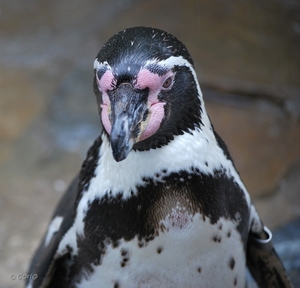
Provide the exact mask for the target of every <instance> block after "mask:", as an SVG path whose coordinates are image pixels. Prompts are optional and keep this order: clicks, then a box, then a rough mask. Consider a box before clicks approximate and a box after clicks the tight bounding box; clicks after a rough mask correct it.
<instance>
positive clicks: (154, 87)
mask: <svg viewBox="0 0 300 288" xmlns="http://www.w3.org/2000/svg"><path fill="white" fill-rule="evenodd" d="M169 77H174V73H173V72H172V71H169V72H167V73H166V74H164V75H162V76H159V75H158V74H155V73H152V72H150V71H149V70H147V69H142V70H141V71H140V72H139V73H138V75H137V82H136V87H137V88H138V89H145V88H149V96H148V106H149V112H150V119H149V121H148V123H147V126H146V128H145V129H144V131H142V134H141V136H140V138H139V140H140V141H142V140H144V139H146V138H148V137H150V136H152V135H153V134H155V133H156V131H157V130H158V129H159V127H160V124H161V122H162V120H163V118H164V115H165V110H164V106H165V105H166V103H163V102H160V101H159V100H158V94H159V92H160V91H161V90H162V87H163V84H164V82H165V81H166V79H168V78H169Z"/></svg>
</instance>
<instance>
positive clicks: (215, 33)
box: [0, 0, 300, 288]
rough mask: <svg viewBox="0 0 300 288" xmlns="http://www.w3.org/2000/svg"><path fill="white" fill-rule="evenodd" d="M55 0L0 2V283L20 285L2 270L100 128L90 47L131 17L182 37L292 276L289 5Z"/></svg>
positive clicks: (298, 66)
mask: <svg viewBox="0 0 300 288" xmlns="http://www.w3.org/2000/svg"><path fill="white" fill-rule="evenodd" d="M56 2H57V1H50V0H45V1H34V0H33V1H26V2H22V1H17V0H11V1H3V0H0V3H1V5H0V7H1V8H0V39H1V41H0V55H1V57H0V76H1V77H0V93H1V96H0V243H1V246H0V267H1V270H0V279H1V285H0V286H1V287H7V288H11V287H22V285H23V281H21V280H18V279H16V280H13V278H11V275H12V274H14V275H15V276H18V275H21V276H18V277H21V278H22V277H26V274H24V273H26V271H27V268H28V263H29V260H30V257H31V255H32V253H33V251H34V249H35V248H36V246H37V245H38V243H39V241H40V239H41V236H42V234H43V233H44V231H45V229H46V226H47V223H48V221H49V219H50V216H51V213H52V211H53V209H54V206H55V204H56V203H57V201H58V200H59V198H60V197H61V195H62V193H63V191H64V190H65V188H66V187H67V185H68V183H69V182H70V181H71V179H72V178H73V177H74V175H75V174H76V173H77V172H78V171H79V169H80V166H81V163H82V161H83V159H84V156H85V153H86V150H87V148H88V147H89V145H90V144H91V143H92V141H93V140H94V139H95V138H96V136H97V135H98V134H99V131H100V130H99V129H100V126H99V120H98V114H97V107H96V104H95V99H94V96H93V91H92V85H91V84H92V73H93V71H92V63H93V60H94V57H95V55H96V54H97V53H98V50H99V49H100V47H101V46H102V44H104V43H105V41H106V40H107V39H108V38H109V37H110V36H112V35H113V34H114V33H116V32H117V31H119V30H122V29H124V28H126V27H130V26H140V25H145V26H154V27H158V28H161V29H164V30H167V31H169V32H171V33H173V34H175V35H176V36H177V37H178V38H179V39H181V40H182V41H183V42H184V43H185V44H186V46H187V47H188V49H189V51H190V53H191V54H192V56H193V59H194V60H195V66H196V70H197V71H198V76H199V80H200V82H201V86H202V89H203V93H204V98H205V100H206V105H207V109H208V111H209V114H210V117H211V119H212V121H213V123H214V126H215V128H216V130H217V131H218V133H219V134H220V135H221V136H222V137H223V138H224V140H225V142H226V143H227V145H228V147H229V149H230V151H231V154H232V156H233V158H234V160H235V163H236V166H237V167H238V170H239V171H240V174H241V176H242V178H243V179H244V181H245V184H246V186H247V187H248V189H249V191H250V193H251V195H252V197H253V200H254V203H255V205H256V207H257V210H258V211H259V212H260V214H261V216H262V218H263V220H264V222H265V223H266V224H267V225H268V226H269V227H270V228H272V229H276V228H279V227H282V228H280V229H279V230H276V232H275V234H274V240H275V243H276V245H277V249H278V252H279V254H280V255H281V256H282V259H283V260H284V263H285V265H286V267H287V268H288V269H289V271H290V273H291V276H292V279H293V281H294V283H295V285H296V287H297V286H300V284H299V283H300V280H299V279H300V278H299V275H300V265H299V259H300V256H299V255H298V254H297V251H300V246H299V241H298V240H297V239H299V235H296V233H297V231H300V223H299V219H300V200H299V199H300V197H299V196H300V183H299V181H300V180H299V179H300V177H299V175H300V149H299V147H300V81H299V79H300V54H299V47H300V5H299V3H298V2H297V1H292V0H267V1H259V0H251V1H239V0H230V1H222V0H217V1H208V0H204V1H192V0H187V1H185V2H184V3H183V2H181V1H170V0H162V1H147V0H131V1H129V0H126V1H104V0H102V1H96V0H88V1H84V2H83V1H79V0H73V1H69V0H62V1H60V2H57V3H56ZM277 231H278V232H277ZM287 231H288V232H287ZM277 233H279V234H277ZM293 233H294V234H293ZM277 235H279V236H277ZM280 235H282V236H280ZM282 237H283V238H282ZM292 249H295V250H292ZM297 249H298V250H297ZM295 251H296V252H295Z"/></svg>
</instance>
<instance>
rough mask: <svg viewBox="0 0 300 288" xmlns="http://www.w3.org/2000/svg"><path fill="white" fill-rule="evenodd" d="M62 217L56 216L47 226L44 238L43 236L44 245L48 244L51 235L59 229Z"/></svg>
mask: <svg viewBox="0 0 300 288" xmlns="http://www.w3.org/2000/svg"><path fill="white" fill-rule="evenodd" d="M63 219H64V218H63V217H62V216H56V217H55V218H54V219H53V220H52V221H51V223H50V225H49V227H48V231H47V234H46V238H45V244H44V246H45V247H46V246H48V245H49V243H50V241H51V239H52V237H53V235H54V234H55V233H56V232H57V231H58V230H59V228H60V225H61V223H62V221H63Z"/></svg>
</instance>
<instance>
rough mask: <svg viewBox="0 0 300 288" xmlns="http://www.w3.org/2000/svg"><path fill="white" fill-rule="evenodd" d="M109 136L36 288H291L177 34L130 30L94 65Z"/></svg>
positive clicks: (77, 185) (43, 254) (45, 255)
mask: <svg viewBox="0 0 300 288" xmlns="http://www.w3.org/2000/svg"><path fill="white" fill-rule="evenodd" d="M93 88H94V93H95V95H96V100H97V106H98V110H99V115H100V122H101V127H102V131H101V134H100V136H99V137H98V138H97V139H96V140H95V142H94V144H93V145H92V147H91V148H90V149H89V151H88V153H87V157H86V160H85V161H84V163H83V165H82V167H81V170H80V172H79V174H78V175H77V176H76V177H75V179H74V181H73V182H72V183H71V185H70V187H69V189H68V190H67V191H66V193H65V195H64V196H63V198H62V199H61V201H60V203H59V204H58V206H57V208H56V210H55V212H54V214H53V217H52V220H51V221H50V224H49V227H48V230H47V232H46V234H45V236H44V238H43V240H42V241H41V244H40V246H39V248H38V249H37V251H36V254H35V255H34V257H33V260H32V262H31V265H30V269H29V274H30V275H31V274H33V273H35V275H37V276H38V277H37V278H36V277H35V278H36V279H28V281H27V283H26V285H27V286H26V287H27V288H36V287H55V288H59V287H77V288H86V287H93V288H96V287H99V288H100V287H101V288H125V287H130V288H133V287H166V288H167V287H172V288H174V287H205V288H208V287H246V285H247V284H246V271H247V267H248V268H249V270H250V271H251V273H252V275H253V277H254V278H255V280H256V281H257V283H258V285H259V286H260V287H292V284H291V283H290V280H289V278H288V276H287V274H286V272H285V270H284V268H283V266H282V264H281V261H280V259H279V258H278V256H277V254H276V252H275V250H274V248H273V245H272V242H271V238H272V236H271V235H272V234H271V232H270V231H269V230H268V229H267V228H266V227H265V226H264V225H263V223H262V220H261V219H260V217H259V215H258V213H257V212H256V210H255V207H254V206H253V205H252V203H251V199H250V196H249V194H248V191H247V189H246V187H245V185H244V183H243V182H242V180H241V178H240V175H239V173H238V172H237V170H236V168H235V166H234V162H233V160H232V158H231V156H230V154H229V151H228V149H227V147H226V145H225V143H224V142H223V141H222V139H221V138H220V136H219V135H218V134H217V133H216V132H215V130H214V128H213V125H212V124H211V121H210V119H209V116H208V114H207V112H206V109H205V104H204V100H203V96H202V92H201V89H200V86H199V82H198V79H197V75H196V72H195V68H194V63H193V60H192V58H191V56H190V54H189V52H188V50H187V48H186V47H185V45H184V44H183V43H182V42H180V41H179V40H178V39H177V38H176V37H174V36H173V35H171V34H169V33H167V32H165V31H162V30H159V29H156V28H151V27H134V28H129V29H126V30H123V31H121V32H119V33H117V34H116V35H114V36H113V37H112V38H110V39H109V40H108V42H107V43H106V44H105V45H104V46H103V47H102V49H101V50H100V52H99V53H98V55H97V57H96V59H95V62H94V80H93Z"/></svg>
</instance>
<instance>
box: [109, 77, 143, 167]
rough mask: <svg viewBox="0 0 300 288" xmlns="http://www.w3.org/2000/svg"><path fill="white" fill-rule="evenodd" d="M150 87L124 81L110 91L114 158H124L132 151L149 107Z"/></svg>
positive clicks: (111, 136) (117, 159)
mask: <svg viewBox="0 0 300 288" xmlns="http://www.w3.org/2000/svg"><path fill="white" fill-rule="evenodd" d="M148 93H149V92H148V89H144V90H138V89H134V88H133V87H132V86H131V84H129V83H122V84H120V85H119V86H118V87H117V88H116V89H114V90H111V91H109V92H108V96H109V98H110V103H111V115H110V120H111V123H112V129H111V134H110V142H111V147H112V152H113V157H114V159H115V160H116V161H117V162H119V161H122V160H124V159H125V158H126V157H127V156H128V154H129V152H130V151H131V149H132V147H133V145H134V144H135V142H136V139H137V137H138V135H139V133H140V123H141V122H142V120H143V117H144V114H145V112H146V111H147V110H148V108H147V99H148Z"/></svg>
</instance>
